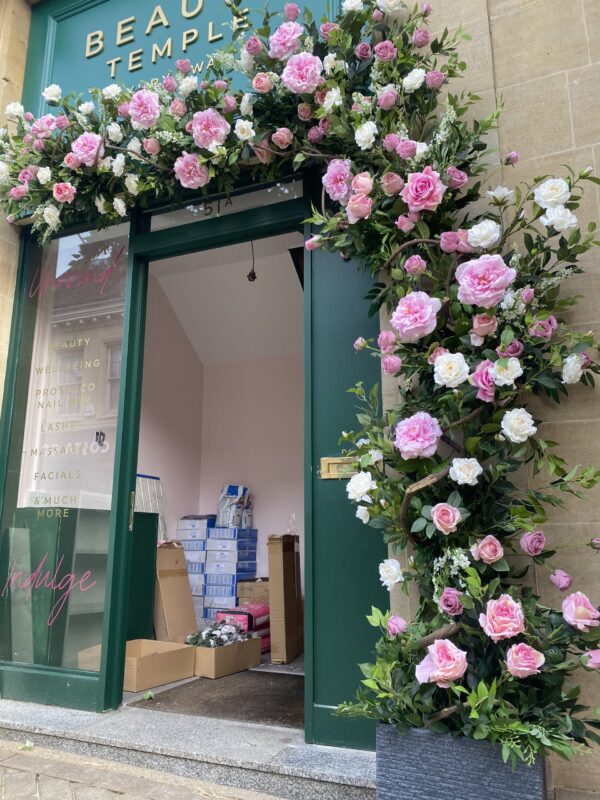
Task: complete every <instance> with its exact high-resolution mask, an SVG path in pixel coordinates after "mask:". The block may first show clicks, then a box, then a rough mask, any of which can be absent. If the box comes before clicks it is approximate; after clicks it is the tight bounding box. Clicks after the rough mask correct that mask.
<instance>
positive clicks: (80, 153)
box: [71, 133, 104, 167]
mask: <svg viewBox="0 0 600 800" xmlns="http://www.w3.org/2000/svg"><path fill="white" fill-rule="evenodd" d="M71 152H72V153H73V155H75V156H76V157H77V158H78V159H79V161H80V162H81V164H84V165H85V166H86V167H91V166H93V165H94V164H97V163H98V161H99V160H100V159H101V158H103V157H104V145H103V143H102V137H101V136H99V135H98V134H97V133H82V134H81V136H78V137H77V139H75V141H74V142H72V143H71Z"/></svg>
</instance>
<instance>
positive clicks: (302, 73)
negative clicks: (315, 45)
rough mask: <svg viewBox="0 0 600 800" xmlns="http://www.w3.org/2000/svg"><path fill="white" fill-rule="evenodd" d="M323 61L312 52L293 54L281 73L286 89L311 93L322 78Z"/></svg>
mask: <svg viewBox="0 0 600 800" xmlns="http://www.w3.org/2000/svg"><path fill="white" fill-rule="evenodd" d="M322 72H323V62H322V61H321V59H320V58H318V57H317V56H313V55H311V54H310V53H298V55H296V56H292V57H291V58H290V60H289V61H288V62H287V64H286V65H285V69H284V70H283V72H282V73H281V81H282V83H283V85H284V86H285V88H286V89H288V90H289V91H290V92H294V93H295V94H311V93H312V92H314V91H315V89H316V88H317V86H318V85H319V81H320V80H321V73H322Z"/></svg>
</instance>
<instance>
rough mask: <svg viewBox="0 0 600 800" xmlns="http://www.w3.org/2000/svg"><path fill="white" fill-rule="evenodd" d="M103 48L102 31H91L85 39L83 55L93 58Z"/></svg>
mask: <svg viewBox="0 0 600 800" xmlns="http://www.w3.org/2000/svg"><path fill="white" fill-rule="evenodd" d="M103 50H104V34H103V33H102V31H92V32H91V33H88V35H87V36H86V39H85V57H86V58H93V57H94V56H97V55H98V53H101V52H102V51H103Z"/></svg>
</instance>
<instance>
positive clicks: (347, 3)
mask: <svg viewBox="0 0 600 800" xmlns="http://www.w3.org/2000/svg"><path fill="white" fill-rule="evenodd" d="M362 10H363V4H362V0H344V2H343V3H342V11H343V12H344V14H348V13H349V12H353V13H356V14H358V13H359V12H360V11H362Z"/></svg>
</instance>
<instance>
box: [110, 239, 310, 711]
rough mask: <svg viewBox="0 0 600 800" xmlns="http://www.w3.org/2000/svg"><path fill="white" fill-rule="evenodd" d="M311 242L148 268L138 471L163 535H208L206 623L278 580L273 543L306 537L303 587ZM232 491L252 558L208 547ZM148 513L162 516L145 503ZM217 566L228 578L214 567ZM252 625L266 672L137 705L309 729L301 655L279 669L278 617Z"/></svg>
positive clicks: (196, 594) (197, 580) (200, 618)
mask: <svg viewBox="0 0 600 800" xmlns="http://www.w3.org/2000/svg"><path fill="white" fill-rule="evenodd" d="M302 245H303V237H302V235H301V234H300V233H290V234H284V235H279V236H274V237H271V238H265V239H259V240H257V241H254V242H251V241H248V242H244V243H242V244H236V245H231V246H226V247H221V248H218V249H214V250H209V251H204V252H201V253H193V254H188V255H183V256H177V257H174V258H168V259H163V260H161V261H156V262H152V263H150V265H149V281H148V301H147V314H146V333H145V348H144V378H143V384H142V408H141V418H140V434H139V454H138V469H137V472H138V475H140V476H149V480H154V481H155V479H157V478H158V479H159V482H158V483H156V481H155V484H154V485H155V486H156V487H157V489H158V492H159V494H160V497H161V498H162V507H161V506H160V503H159V505H158V506H157V508H156V510H157V511H158V512H159V538H160V539H166V540H179V541H182V542H183V544H184V547H186V545H185V540H186V537H187V536H188V534H187V533H186V530H194V531H195V532H196V531H198V530H201V531H202V530H204V529H205V528H206V541H207V543H206V544H205V545H204V547H206V550H205V551H196V550H193V551H190V552H189V553H187V552H186V564H187V567H188V569H189V583H190V591H191V593H192V603H193V606H194V611H195V617H196V626H197V628H198V629H202V628H205V627H207V626H210V625H211V624H213V623H214V621H215V618H216V617H217V616H218V615H223V613H225V612H228V611H229V612H230V613H231V614H234V609H235V608H238V607H243V606H244V605H246V604H245V602H244V596H243V595H245V596H250V595H251V593H252V592H251V589H249V587H248V585H247V584H249V583H250V582H252V581H254V580H255V579H257V578H268V577H269V556H268V548H267V543H268V540H269V537H270V536H277V535H279V536H280V535H282V534H286V533H292V534H295V535H297V537H298V545H299V553H300V585H301V586H303V585H304V563H303V562H304V559H303V552H304V546H303V545H304V300H303V269H302V265H303V248H302ZM144 480H148V478H144ZM227 486H228V487H230V488H231V487H241V488H240V489H239V490H237V491H238V493H239V495H240V497H242V498H244V502H243V503H240V505H243V507H244V511H245V512H246V515H245V516H244V521H243V522H242V521H241V520H240V519H237V520H236V519H234V518H231V519H230V521H229V522H228V528H229V529H232V528H233V529H234V530H235V529H237V528H241V529H242V531H246V530H248V529H250V530H252V531H256V534H254V535H253V534H245V533H243V534H240V535H242V536H246V535H247V536H248V537H249V538H248V539H247V540H246V541H247V544H246V543H245V544H244V550H243V551H242V552H243V553H244V555H241V556H240V557H241V558H244V559H245V560H244V561H243V562H241V561H239V560H238V561H237V563H236V561H235V558H236V556H235V555H231V554H227V555H224V553H225V552H226V551H225V550H223V551H217V550H214V549H210V548H212V547H213V546H215V547H218V546H220V543H219V542H218V541H217V542H215V541H212V542H211V543H210V544H208V540H209V539H210V538H212V536H213V532H214V531H213V532H211V526H216V529H217V532H216V535H215V538H216V539H219V537H220V535H221V534H219V532H218V531H219V530H220V528H221V525H222V522H223V520H222V519H219V520H215V519H214V516H215V515H217V513H218V511H219V498H220V496H221V493H222V490H223V488H224V487H227ZM138 509H139V510H140V511H149V510H155V509H153V508H151V507H150V506H149V507H144V506H143V505H140V499H139V498H138ZM250 512H251V518H250ZM190 535H191V536H192V535H193V536H195V535H196V533H194V534H190ZM223 535H224V536H228V535H229V534H228V533H225V534H223ZM253 536H254V538H253ZM199 546H201V547H202V546H203V545H199ZM223 546H224V545H223ZM190 547H192V545H190ZM240 547H241V545H240ZM217 553H218V555H217ZM188 558H189V561H188ZM217 558H218V559H219V569H220V570H221V571H220V572H219V573H213V569H216V567H214V563H215V559H217ZM197 559H200V561H198V560H197ZM225 559H227V560H225ZM229 559H231V560H229ZM221 568H223V569H221ZM213 574H218V575H222V576H223V585H224V584H225V583H226V582H227V581H229V584H230V586H231V589H230V591H229V592H227V593H225V592H221V591H220V590H218V591H217V589H215V588H213V587H214V586H215V585H216V583H217V582H218V581H219V580H220V578H216V577H213ZM242 584H244V586H242ZM263 591H264V587H263ZM248 593H250V594H248ZM261 596H262V598H263V605H264V604H265V603H264V594H262V595H261ZM263 616H264V615H263ZM249 624H250V625H251V626H256V628H257V630H256V635H258V636H260V638H261V644H262V650H263V653H262V662H261V664H260V665H258V666H256V667H254V668H253V669H252V670H250V671H244V672H238V673H236V674H232V675H229V676H226V677H223V678H219V679H216V680H209V679H206V678H195V679H192V680H187V681H183V682H182V683H181V684H179V685H176V686H165V687H158V688H156V689H154V690H153V694H154V698H153V700H152V701H151V702H150V703H149V702H148V701H145V700H143V699H141V698H139V697H128V698H126V701H127V702H133V703H136V702H137V703H143V704H144V706H145V707H146V708H150V707H153V708H157V709H159V710H162V711H177V712H180V713H189V714H198V715H201V716H217V717H222V718H230V719H239V720H244V721H249V722H258V723H271V724H280V725H288V726H291V727H302V726H303V691H304V686H303V675H304V670H303V656H302V654H298V655H297V656H296V657H295V658H293V659H291V660H289V662H288V663H285V664H281V663H278V664H272V663H271V660H272V659H271V650H270V648H269V644H270V641H269V622H268V620H267V622H266V623H265V620H264V619H262V618H261V619H260V620H257V619H251V620H250V617H249ZM190 632H191V631H190ZM276 660H278V661H281V659H276Z"/></svg>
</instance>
